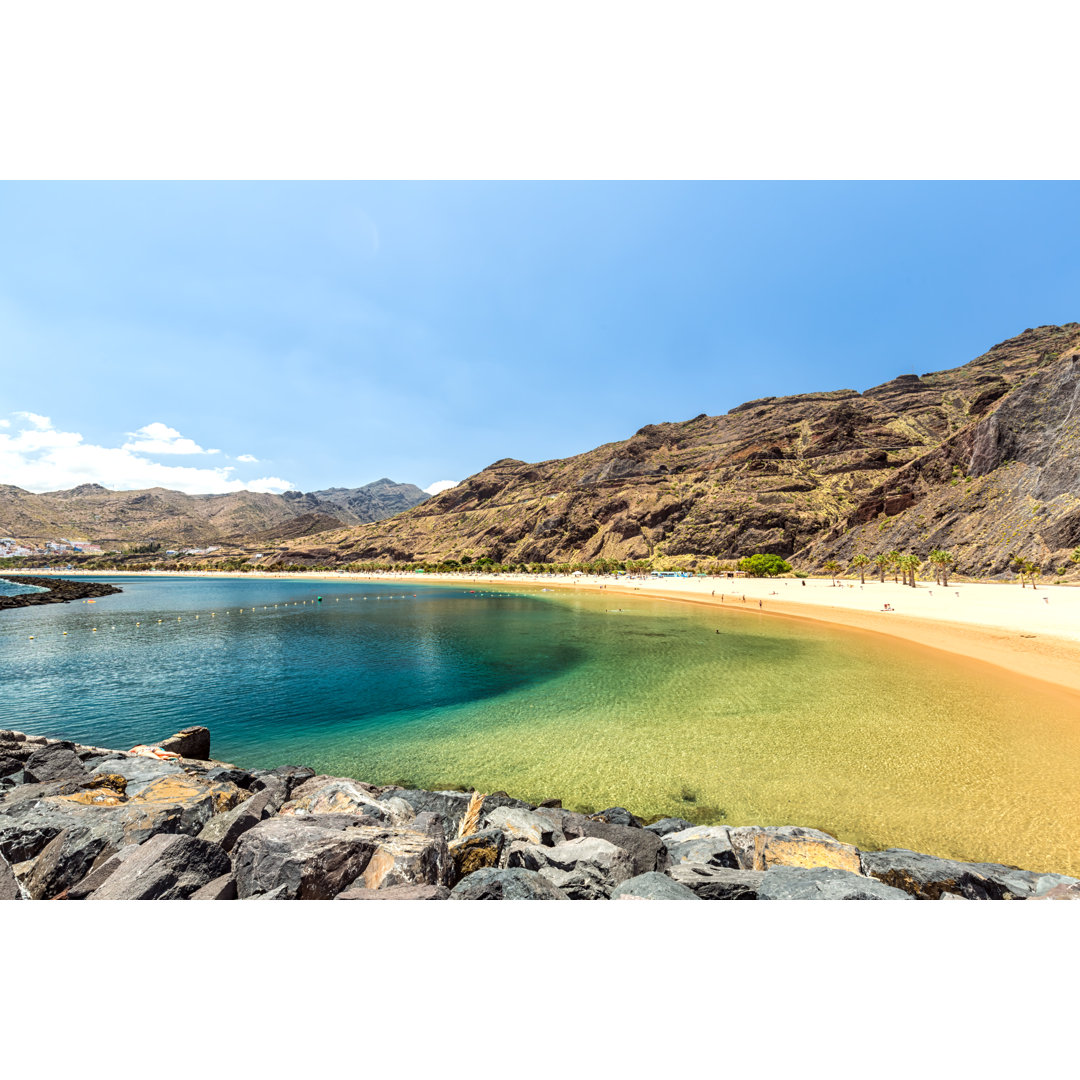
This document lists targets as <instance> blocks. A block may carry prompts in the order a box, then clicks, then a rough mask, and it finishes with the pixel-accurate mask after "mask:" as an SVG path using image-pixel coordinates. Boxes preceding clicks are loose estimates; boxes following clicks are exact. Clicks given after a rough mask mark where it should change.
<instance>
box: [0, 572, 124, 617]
mask: <svg viewBox="0 0 1080 1080" xmlns="http://www.w3.org/2000/svg"><path fill="white" fill-rule="evenodd" d="M0 576H2V577H3V579H4V581H10V582H11V583H12V584H13V585H29V586H32V587H34V588H35V590H36V589H44V590H45V591H44V592H37V591H34V592H26V593H17V594H16V595H15V596H0V611H3V610H4V608H21V607H37V606H38V605H39V604H70V603H71V601H72V600H85V599H87V598H88V597H97V596H112V595H113V593H118V592H123V591H124V590H123V589H118V588H117V587H116V586H115V585H106V584H104V583H103V582H100V581H68V580H66V579H64V578H54V577H38V576H37V575H35V576H33V577H20V576H17V575H12V574H3V575H0Z"/></svg>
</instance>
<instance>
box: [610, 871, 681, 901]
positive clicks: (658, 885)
mask: <svg viewBox="0 0 1080 1080" xmlns="http://www.w3.org/2000/svg"><path fill="white" fill-rule="evenodd" d="M611 899H612V900H700V899H701V897H700V896H697V895H695V894H694V893H693V892H691V890H690V889H688V888H687V887H686V886H685V885H680V884H679V883H678V882H677V881H673V880H672V879H671V878H669V877H668V876H667V875H666V874H658V873H656V872H655V871H651V872H650V873H648V874H639V875H638V876H637V877H634V878H630V880H629V881H624V882H623V883H622V884H621V885H617V886H616V887H615V889H614V890H613V891H612V893H611Z"/></svg>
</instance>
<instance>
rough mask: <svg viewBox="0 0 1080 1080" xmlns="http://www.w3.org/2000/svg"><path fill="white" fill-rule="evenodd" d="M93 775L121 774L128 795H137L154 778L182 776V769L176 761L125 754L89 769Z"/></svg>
mask: <svg viewBox="0 0 1080 1080" xmlns="http://www.w3.org/2000/svg"><path fill="white" fill-rule="evenodd" d="M91 772H92V773H93V775H94V776H122V777H123V778H124V779H125V780H126V781H127V787H126V789H125V790H126V792H127V794H128V795H129V796H131V795H138V794H139V792H141V791H143V790H145V789H146V788H147V787H149V786H150V785H151V784H152V783H153V782H154V781H155V780H160V779H161V778H162V777H163V776H183V775H184V770H183V768H182V767H181V766H180V765H179V764H178V763H177V762H176V761H161V760H159V759H158V758H152V757H138V756H134V755H130V754H129V755H127V756H125V757H120V758H109V759H108V760H106V761H103V762H101V764H98V765H95V766H94V767H93V769H92V770H91Z"/></svg>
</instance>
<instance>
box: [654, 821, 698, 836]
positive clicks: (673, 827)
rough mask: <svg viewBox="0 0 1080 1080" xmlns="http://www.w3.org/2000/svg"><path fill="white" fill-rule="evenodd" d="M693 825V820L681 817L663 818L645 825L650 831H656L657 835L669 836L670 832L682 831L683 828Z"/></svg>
mask: <svg viewBox="0 0 1080 1080" xmlns="http://www.w3.org/2000/svg"><path fill="white" fill-rule="evenodd" d="M693 827H694V823H693V822H692V821H687V820H686V819H685V818H681V817H666V818H661V819H660V820H659V821H654V822H653V823H652V824H651V825H646V826H645V828H646V829H648V830H649V832H654V833H656V835H657V836H667V835H668V833H676V832H682V831H683V829H692V828H693Z"/></svg>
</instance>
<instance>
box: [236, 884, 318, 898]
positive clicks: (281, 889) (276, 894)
mask: <svg viewBox="0 0 1080 1080" xmlns="http://www.w3.org/2000/svg"><path fill="white" fill-rule="evenodd" d="M240 899H241V900H296V899H297V897H295V896H292V895H290V893H289V887H288V885H279V886H278V887H277V888H276V889H271V890H270V892H268V893H259V894H258V895H257V896H242V897H240ZM319 899H320V900H322V899H325V897H319Z"/></svg>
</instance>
